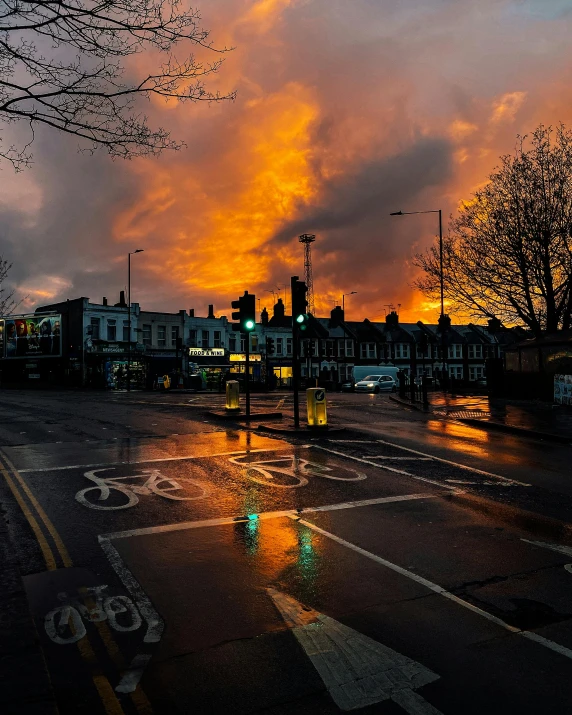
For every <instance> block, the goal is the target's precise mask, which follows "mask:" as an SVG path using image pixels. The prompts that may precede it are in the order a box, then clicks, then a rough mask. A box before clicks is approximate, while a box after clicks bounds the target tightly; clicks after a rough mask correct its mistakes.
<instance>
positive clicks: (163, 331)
mask: <svg viewBox="0 0 572 715" xmlns="http://www.w3.org/2000/svg"><path fill="white" fill-rule="evenodd" d="M157 345H158V346H159V347H160V348H166V347H167V326H166V325H158V326H157Z"/></svg>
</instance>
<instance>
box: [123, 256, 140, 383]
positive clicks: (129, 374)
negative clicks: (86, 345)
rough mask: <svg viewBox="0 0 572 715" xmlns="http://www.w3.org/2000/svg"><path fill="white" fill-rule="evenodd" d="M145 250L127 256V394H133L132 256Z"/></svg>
mask: <svg viewBox="0 0 572 715" xmlns="http://www.w3.org/2000/svg"><path fill="white" fill-rule="evenodd" d="M143 250H144V249H143V248H138V249H137V250H136V251H130V252H129V253H128V254H127V323H128V326H129V327H128V336H129V345H128V346H127V392H131V256H132V255H133V254H135V253H143Z"/></svg>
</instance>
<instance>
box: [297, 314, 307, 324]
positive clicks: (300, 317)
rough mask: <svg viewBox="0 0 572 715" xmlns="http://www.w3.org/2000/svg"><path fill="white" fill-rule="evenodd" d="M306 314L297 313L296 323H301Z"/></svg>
mask: <svg viewBox="0 0 572 715" xmlns="http://www.w3.org/2000/svg"><path fill="white" fill-rule="evenodd" d="M305 318H306V316H305V315H298V316H297V318H296V322H297V323H303V322H304V320H305Z"/></svg>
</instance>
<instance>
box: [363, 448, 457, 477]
mask: <svg viewBox="0 0 572 715" xmlns="http://www.w3.org/2000/svg"><path fill="white" fill-rule="evenodd" d="M367 458H368V459H388V460H389V461H391V462H406V461H407V462H432V461H433V457H388V456H386V455H385V454H368V455H367ZM446 481H449V480H446Z"/></svg>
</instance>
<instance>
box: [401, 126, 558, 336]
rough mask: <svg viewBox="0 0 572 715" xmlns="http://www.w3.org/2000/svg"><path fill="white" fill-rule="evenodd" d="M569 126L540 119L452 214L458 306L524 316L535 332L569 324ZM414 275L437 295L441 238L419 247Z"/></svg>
mask: <svg viewBox="0 0 572 715" xmlns="http://www.w3.org/2000/svg"><path fill="white" fill-rule="evenodd" d="M571 236H572V132H570V131H569V130H567V129H566V128H565V127H564V125H560V126H559V127H558V128H557V129H556V130H554V129H552V127H545V126H543V125H540V126H539V127H538V129H536V131H535V132H534V133H533V134H532V136H531V137H530V139H529V138H528V137H526V136H525V137H518V144H517V147H516V150H515V153H514V155H513V156H510V155H507V156H503V157H501V164H500V167H498V168H497V169H496V170H495V172H494V173H493V174H491V176H490V177H489V182H488V184H487V185H486V186H485V187H484V188H483V189H481V190H480V191H477V192H476V193H475V194H474V195H473V198H472V199H471V200H470V201H468V202H466V203H465V204H464V205H463V206H462V208H461V210H460V212H459V215H458V217H457V218H455V219H451V222H450V226H449V234H448V236H446V237H445V238H444V262H443V274H444V286H445V296H446V298H447V300H448V301H449V303H450V304H451V305H452V310H453V312H454V311H455V310H457V311H465V312H467V311H468V312H469V313H470V314H471V315H473V316H475V317H477V316H479V315H480V316H483V315H485V316H488V317H492V316H496V317H498V318H500V319H501V320H503V321H506V322H509V323H524V324H525V325H526V326H528V328H530V330H531V331H532V332H533V333H534V334H535V335H537V336H539V335H541V334H542V332H543V331H548V332H553V331H556V330H558V329H568V328H571V327H572V238H571ZM414 264H415V265H417V266H418V267H419V268H421V269H422V270H423V271H424V275H423V276H421V278H420V279H418V280H417V281H416V283H415V286H416V287H417V288H419V289H420V290H421V291H422V292H423V293H425V294H426V295H429V296H431V297H436V296H437V295H438V290H439V280H440V267H439V251H438V246H436V245H435V246H432V247H431V248H430V249H429V250H428V251H426V252H425V253H422V254H417V255H416V256H415V259H414Z"/></svg>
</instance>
